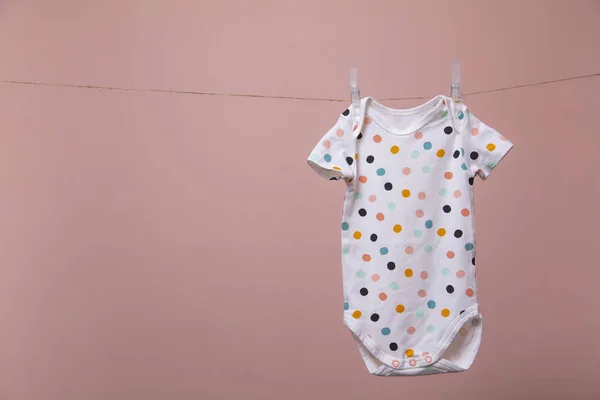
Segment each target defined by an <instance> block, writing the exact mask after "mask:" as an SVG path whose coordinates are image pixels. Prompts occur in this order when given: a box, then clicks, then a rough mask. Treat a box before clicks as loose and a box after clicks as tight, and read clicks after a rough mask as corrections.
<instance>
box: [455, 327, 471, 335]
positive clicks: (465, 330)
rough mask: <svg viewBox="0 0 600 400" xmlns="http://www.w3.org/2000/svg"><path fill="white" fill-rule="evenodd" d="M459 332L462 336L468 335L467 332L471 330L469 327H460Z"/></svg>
mask: <svg viewBox="0 0 600 400" xmlns="http://www.w3.org/2000/svg"><path fill="white" fill-rule="evenodd" d="M458 333H460V334H461V335H462V336H467V333H469V330H468V329H467V328H464V327H463V328H460V329H459V330H458Z"/></svg>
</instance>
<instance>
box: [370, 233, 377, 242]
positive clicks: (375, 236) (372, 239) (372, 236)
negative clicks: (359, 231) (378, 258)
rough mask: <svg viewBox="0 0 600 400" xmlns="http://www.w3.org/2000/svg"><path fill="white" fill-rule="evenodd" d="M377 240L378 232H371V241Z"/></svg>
mask: <svg viewBox="0 0 600 400" xmlns="http://www.w3.org/2000/svg"><path fill="white" fill-rule="evenodd" d="M376 241H377V235H376V234H374V233H373V234H371V242H376Z"/></svg>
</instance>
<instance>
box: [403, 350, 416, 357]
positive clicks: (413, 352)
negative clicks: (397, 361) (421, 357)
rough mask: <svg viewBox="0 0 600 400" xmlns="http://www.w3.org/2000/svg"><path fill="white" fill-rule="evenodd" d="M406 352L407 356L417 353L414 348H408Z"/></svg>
mask: <svg viewBox="0 0 600 400" xmlns="http://www.w3.org/2000/svg"><path fill="white" fill-rule="evenodd" d="M404 354H406V357H412V356H414V355H415V351H414V350H413V349H408V350H406V353H404Z"/></svg>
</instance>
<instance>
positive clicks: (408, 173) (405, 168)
mask: <svg viewBox="0 0 600 400" xmlns="http://www.w3.org/2000/svg"><path fill="white" fill-rule="evenodd" d="M402 173H403V174H404V175H410V168H408V167H404V168H402Z"/></svg>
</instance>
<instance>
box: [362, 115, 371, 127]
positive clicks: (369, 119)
mask: <svg viewBox="0 0 600 400" xmlns="http://www.w3.org/2000/svg"><path fill="white" fill-rule="evenodd" d="M371 122H373V120H372V119H371V118H369V117H365V119H364V121H363V123H364V124H365V125H369V124H370V123H371Z"/></svg>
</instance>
